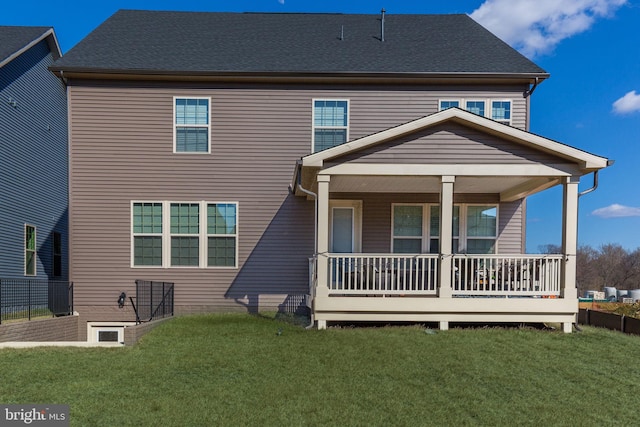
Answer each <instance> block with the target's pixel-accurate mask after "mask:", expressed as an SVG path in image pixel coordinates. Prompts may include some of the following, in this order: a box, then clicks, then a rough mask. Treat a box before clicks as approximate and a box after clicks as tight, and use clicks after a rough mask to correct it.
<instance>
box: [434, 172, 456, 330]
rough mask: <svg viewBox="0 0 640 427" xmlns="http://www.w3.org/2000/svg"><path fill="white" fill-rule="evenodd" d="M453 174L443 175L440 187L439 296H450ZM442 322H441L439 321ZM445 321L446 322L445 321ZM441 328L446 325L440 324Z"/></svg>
mask: <svg viewBox="0 0 640 427" xmlns="http://www.w3.org/2000/svg"><path fill="white" fill-rule="evenodd" d="M455 180H456V178H455V176H443V177H442V178H441V188H440V268H439V275H440V281H439V282H440V287H439V289H438V296H439V297H440V298H451V295H452V290H451V275H452V274H451V272H452V266H453V262H452V261H453V259H452V248H451V240H452V238H453V183H454V182H455ZM441 323H442V322H441ZM445 323H447V322H445ZM440 326H441V329H443V328H442V327H443V326H444V329H446V328H447V325H442V324H441V325H440Z"/></svg>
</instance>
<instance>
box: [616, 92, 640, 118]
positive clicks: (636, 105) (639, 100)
mask: <svg viewBox="0 0 640 427" xmlns="http://www.w3.org/2000/svg"><path fill="white" fill-rule="evenodd" d="M613 111H614V112H615V113H618V114H626V113H633V112H635V111H640V95H639V94H637V93H636V91H635V90H632V91H631V92H627V93H626V94H625V95H624V96H623V97H622V98H620V99H618V100H617V101H616V102H614V103H613Z"/></svg>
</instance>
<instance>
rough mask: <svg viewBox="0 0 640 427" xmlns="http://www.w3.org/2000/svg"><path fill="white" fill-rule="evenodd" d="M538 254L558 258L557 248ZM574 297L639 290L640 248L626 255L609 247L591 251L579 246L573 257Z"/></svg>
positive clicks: (546, 247) (543, 248)
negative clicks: (604, 290)
mask: <svg viewBox="0 0 640 427" xmlns="http://www.w3.org/2000/svg"><path fill="white" fill-rule="evenodd" d="M539 250H540V251H541V252H542V253H547V254H552V253H555V254H559V253H562V248H561V247H560V246H557V245H543V246H540V247H539ZM576 255H577V256H576V269H577V271H576V274H577V277H576V281H577V286H578V296H584V293H585V291H602V290H603V289H604V287H605V286H609V287H613V288H616V289H640V248H638V249H636V250H634V251H628V250H626V249H625V248H623V247H622V246H620V245H618V244H615V243H610V244H606V245H602V246H600V247H599V248H598V249H594V248H592V247H591V246H589V245H584V246H580V247H579V248H578V253H577V254H576Z"/></svg>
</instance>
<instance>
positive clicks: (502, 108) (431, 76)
mask: <svg viewBox="0 0 640 427" xmlns="http://www.w3.org/2000/svg"><path fill="white" fill-rule="evenodd" d="M52 70H53V71H54V72H55V73H57V74H58V75H59V76H60V77H63V78H64V79H65V81H66V82H67V84H68V93H69V117H70V176H71V179H70V220H71V229H70V241H71V258H72V264H71V277H72V279H73V281H74V283H75V289H76V291H75V300H76V308H77V310H78V311H79V312H80V315H81V318H82V319H83V320H84V321H87V322H91V321H101V320H110V321H115V320H131V317H130V316H131V313H130V312H128V311H127V310H126V307H125V309H118V308H117V305H116V299H117V297H118V295H119V294H120V293H121V292H122V291H125V292H128V293H132V292H133V284H134V281H135V280H136V279H147V280H162V281H168V282H175V301H176V311H177V312H178V313H186V312H196V311H212V310H229V309H234V308H242V309H249V310H258V309H261V310H262V309H276V308H278V307H279V306H288V305H295V304H300V303H303V302H307V303H308V304H309V306H310V307H311V312H312V316H313V320H314V321H315V322H316V324H317V326H318V327H320V328H323V327H326V325H327V322H332V321H421V322H438V324H439V326H440V327H441V328H443V329H446V328H447V327H448V326H449V323H450V322H560V323H562V324H563V325H564V330H565V331H567V332H568V331H570V330H571V325H572V323H573V322H574V320H575V314H576V313H577V310H578V304H577V295H576V286H575V253H576V245H577V215H578V213H577V208H578V206H577V205H578V182H579V180H580V177H581V176H583V175H585V174H589V173H591V172H595V171H598V170H599V169H602V168H604V167H606V166H607V162H608V161H607V159H606V158H604V157H599V156H596V155H593V154H589V153H586V152H584V151H582V150H579V149H577V148H573V147H570V146H567V145H564V144H561V143H559V142H556V141H553V140H550V139H547V138H544V137H542V136H538V135H535V134H533V133H530V132H529V106H530V99H531V94H532V92H533V90H534V89H535V87H536V86H537V85H538V84H540V83H541V82H542V81H543V80H545V79H546V78H548V77H549V75H548V74H547V73H546V72H545V71H544V70H542V69H541V68H540V67H538V66H537V65H535V64H534V63H532V62H531V61H529V60H528V59H527V58H525V57H523V56H522V55H520V54H519V53H518V52H517V51H515V50H514V49H512V48H511V47H509V46H508V45H507V44H505V43H504V42H502V41H501V40H499V39H498V38H497V37H495V36H494V35H493V34H491V33H490V32H489V31H487V30H486V29H484V28H483V27H482V26H480V25H478V24H477V23H476V22H474V21H473V20H472V19H470V18H469V17H468V16H466V15H389V14H387V15H386V16H385V15H384V14H382V15H342V14H266V13H192V12H151V11H119V12H117V13H116V14H115V15H113V16H112V17H111V18H109V19H108V20H107V21H105V22H104V23H103V24H102V25H101V26H99V27H98V28H97V29H96V30H95V31H93V32H92V33H91V34H89V35H88V36H87V37H86V38H85V39H84V40H82V41H81V42H80V43H79V44H78V45H77V46H75V47H74V48H73V49H71V50H70V51H69V52H68V54H66V55H65V56H64V57H63V58H62V59H60V60H58V61H56V63H55V64H54V65H53V67H52ZM556 185H560V186H562V187H563V188H564V201H563V216H564V225H563V231H562V233H563V235H562V236H561V237H562V242H563V244H562V252H563V253H561V254H557V255H530V254H525V253H524V252H525V250H524V248H525V216H526V197H527V196H528V195H531V194H534V193H537V192H540V191H544V190H546V189H548V188H550V187H553V186H556Z"/></svg>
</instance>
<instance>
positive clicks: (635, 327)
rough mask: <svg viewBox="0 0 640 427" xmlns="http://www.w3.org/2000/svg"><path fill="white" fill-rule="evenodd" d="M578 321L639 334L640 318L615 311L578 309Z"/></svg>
mask: <svg viewBox="0 0 640 427" xmlns="http://www.w3.org/2000/svg"><path fill="white" fill-rule="evenodd" d="M578 323H580V324H583V325H591V326H598V327H600V328H607V329H611V330H614V331H620V332H624V333H626V334H634V335H640V319H635V318H633V317H628V316H622V315H620V314H615V313H605V312H602V311H596V310H588V309H580V311H579V312H578Z"/></svg>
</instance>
